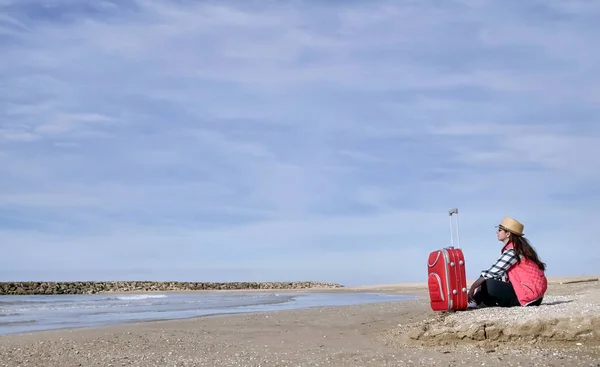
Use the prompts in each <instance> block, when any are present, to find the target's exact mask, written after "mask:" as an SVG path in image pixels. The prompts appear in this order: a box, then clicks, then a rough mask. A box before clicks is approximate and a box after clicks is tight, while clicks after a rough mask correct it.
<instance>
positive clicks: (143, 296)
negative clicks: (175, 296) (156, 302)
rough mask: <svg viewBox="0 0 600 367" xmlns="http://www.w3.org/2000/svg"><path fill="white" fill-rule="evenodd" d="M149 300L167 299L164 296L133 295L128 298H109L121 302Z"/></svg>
mask: <svg viewBox="0 0 600 367" xmlns="http://www.w3.org/2000/svg"><path fill="white" fill-rule="evenodd" d="M151 298H167V296H166V295H165V294H134V295H129V296H116V297H111V299H118V300H121V301H136V300H143V299H151Z"/></svg>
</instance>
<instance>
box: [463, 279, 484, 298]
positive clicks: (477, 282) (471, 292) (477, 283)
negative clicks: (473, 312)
mask: <svg viewBox="0 0 600 367" xmlns="http://www.w3.org/2000/svg"><path fill="white" fill-rule="evenodd" d="M485 279H486V278H484V277H479V279H477V280H476V281H475V283H473V285H472V286H471V289H469V293H468V295H467V297H468V300H469V302H471V301H472V300H473V295H474V294H475V290H476V289H477V288H479V287H481V285H482V284H483V283H484V282H485Z"/></svg>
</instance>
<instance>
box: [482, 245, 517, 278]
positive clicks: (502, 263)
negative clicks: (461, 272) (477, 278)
mask: <svg viewBox="0 0 600 367" xmlns="http://www.w3.org/2000/svg"><path fill="white" fill-rule="evenodd" d="M516 263H517V254H516V253H515V250H513V249H508V250H506V251H504V252H503V253H502V255H501V256H500V258H498V260H496V263H494V265H492V266H491V267H490V268H489V269H488V270H484V271H482V272H481V276H482V277H484V278H488V279H498V280H502V281H506V278H507V276H506V272H507V271H508V269H510V267H511V266H513V265H514V264H516Z"/></svg>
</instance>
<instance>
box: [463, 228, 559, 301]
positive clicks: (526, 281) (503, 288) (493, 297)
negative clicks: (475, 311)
mask: <svg viewBox="0 0 600 367" xmlns="http://www.w3.org/2000/svg"><path fill="white" fill-rule="evenodd" d="M497 227H498V230H497V236H498V241H501V242H502V243H504V247H502V255H501V256H500V258H499V259H498V260H497V261H496V263H495V264H494V265H492V267H490V268H489V269H488V270H485V271H483V272H481V277H480V278H479V279H477V281H475V283H473V285H472V286H471V289H470V290H469V293H468V296H469V301H470V303H469V307H477V306H480V305H484V306H488V307H490V306H500V307H513V306H539V305H540V304H541V303H542V300H543V298H544V294H545V293H546V290H547V289H548V281H547V279H546V275H545V273H544V272H545V270H546V264H544V263H543V262H541V261H540V259H539V258H538V255H537V253H536V252H535V250H534V249H533V247H531V245H530V244H529V241H528V240H527V239H526V238H525V237H523V224H521V223H519V222H518V221H517V220H515V219H513V218H510V217H505V218H504V219H503V220H502V222H501V223H500V225H498V226H497ZM476 291H477V292H476Z"/></svg>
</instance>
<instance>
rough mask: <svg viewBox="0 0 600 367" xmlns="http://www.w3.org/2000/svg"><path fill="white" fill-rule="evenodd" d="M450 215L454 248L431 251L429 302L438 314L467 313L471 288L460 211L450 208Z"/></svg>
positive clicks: (452, 246)
mask: <svg viewBox="0 0 600 367" xmlns="http://www.w3.org/2000/svg"><path fill="white" fill-rule="evenodd" d="M453 214H454V215H456V243H457V248H454V225H453V222H452V216H453ZM448 215H449V216H450V240H451V245H450V246H449V247H445V248H442V249H440V250H436V251H433V252H431V253H430V254H429V259H428V261H427V271H428V274H429V275H428V280H427V285H428V287H429V300H430V304H431V309H432V310H434V311H463V310H466V309H467V305H468V300H467V292H468V289H467V276H466V270H465V257H464V254H463V252H462V250H461V249H460V239H459V231H458V209H456V208H455V209H450V210H449V211H448Z"/></svg>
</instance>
